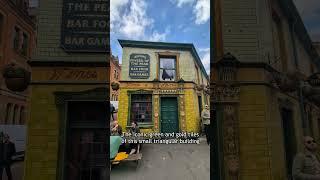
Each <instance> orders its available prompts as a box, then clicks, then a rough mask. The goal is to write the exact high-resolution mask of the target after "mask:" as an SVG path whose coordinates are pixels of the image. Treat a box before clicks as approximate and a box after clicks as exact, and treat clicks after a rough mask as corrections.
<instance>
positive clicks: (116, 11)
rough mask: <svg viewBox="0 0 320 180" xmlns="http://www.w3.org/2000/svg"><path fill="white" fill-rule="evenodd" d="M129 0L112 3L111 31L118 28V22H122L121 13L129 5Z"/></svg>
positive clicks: (115, 0) (118, 0) (113, 1)
mask: <svg viewBox="0 0 320 180" xmlns="http://www.w3.org/2000/svg"><path fill="white" fill-rule="evenodd" d="M128 2H129V1H128V0H111V1H110V22H111V23H110V26H111V30H113V29H114V28H116V24H117V22H119V21H121V16H120V11H121V10H123V8H124V7H125V6H126V5H127V4H128Z"/></svg>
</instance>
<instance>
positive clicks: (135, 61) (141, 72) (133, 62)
mask: <svg viewBox="0 0 320 180" xmlns="http://www.w3.org/2000/svg"><path fill="white" fill-rule="evenodd" d="M129 76H130V78H131V79H148V78H149V76H150V56H149V55H148V54H131V55H130V59H129Z"/></svg>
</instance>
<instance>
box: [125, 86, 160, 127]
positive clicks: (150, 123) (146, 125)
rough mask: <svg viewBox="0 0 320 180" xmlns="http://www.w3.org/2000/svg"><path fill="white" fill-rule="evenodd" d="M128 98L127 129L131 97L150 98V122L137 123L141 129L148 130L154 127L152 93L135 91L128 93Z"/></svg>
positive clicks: (129, 121) (129, 120) (129, 119)
mask: <svg viewBox="0 0 320 180" xmlns="http://www.w3.org/2000/svg"><path fill="white" fill-rule="evenodd" d="M127 93H128V98H129V102H128V117H127V128H130V127H131V118H130V117H131V106H132V95H150V96H151V121H150V122H145V123H139V122H138V125H139V127H140V128H141V127H142V128H150V127H153V126H154V117H153V114H154V108H153V104H154V96H153V91H149V90H135V91H128V92H127Z"/></svg>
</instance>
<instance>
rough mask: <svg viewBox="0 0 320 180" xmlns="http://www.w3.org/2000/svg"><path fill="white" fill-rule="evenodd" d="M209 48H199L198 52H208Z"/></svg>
mask: <svg viewBox="0 0 320 180" xmlns="http://www.w3.org/2000/svg"><path fill="white" fill-rule="evenodd" d="M208 51H210V48H199V52H208Z"/></svg>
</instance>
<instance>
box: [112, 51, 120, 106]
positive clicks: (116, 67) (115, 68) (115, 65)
mask: <svg viewBox="0 0 320 180" xmlns="http://www.w3.org/2000/svg"><path fill="white" fill-rule="evenodd" d="M116 72H117V74H118V78H116V76H115V75H116V74H115V73H116ZM120 75H121V67H120V65H119V61H116V58H114V57H112V58H111V61H110V90H111V91H110V100H111V101H115V100H116V101H118V100H119V92H120V90H117V91H114V90H112V88H111V83H112V82H116V83H119V81H120V78H121V77H120ZM119 84H120V83H119Z"/></svg>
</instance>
